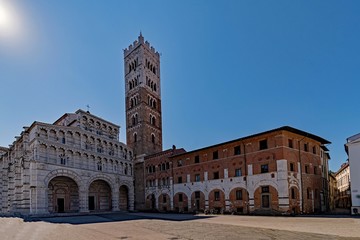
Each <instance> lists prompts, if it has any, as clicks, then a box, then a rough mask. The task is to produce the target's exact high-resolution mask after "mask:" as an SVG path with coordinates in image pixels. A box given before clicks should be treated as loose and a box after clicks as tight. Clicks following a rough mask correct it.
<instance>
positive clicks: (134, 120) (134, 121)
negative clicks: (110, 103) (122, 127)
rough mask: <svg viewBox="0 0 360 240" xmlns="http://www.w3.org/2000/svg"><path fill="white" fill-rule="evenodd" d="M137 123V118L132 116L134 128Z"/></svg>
mask: <svg viewBox="0 0 360 240" xmlns="http://www.w3.org/2000/svg"><path fill="white" fill-rule="evenodd" d="M135 123H136V119H135V116H132V126H134V125H135Z"/></svg>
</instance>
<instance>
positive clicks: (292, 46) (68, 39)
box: [0, 0, 360, 171]
mask: <svg viewBox="0 0 360 240" xmlns="http://www.w3.org/2000/svg"><path fill="white" fill-rule="evenodd" d="M1 6H3V9H6V11H9V12H11V15H12V21H10V22H13V25H9V26H11V27H9V26H7V29H4V26H3V29H1V26H2V25H0V87H1V94H0V109H1V115H0V116H1V117H0V145H2V146H7V145H8V144H11V143H12V142H13V140H14V137H15V136H16V135H19V134H20V132H21V131H22V126H29V125H30V124H31V123H32V122H33V121H42V122H53V121H55V120H56V119H57V118H58V117H60V116H61V115H62V114H63V113H65V112H74V111H76V110H77V109H79V108H81V109H85V110H86V105H87V104H89V105H90V107H91V108H90V111H91V112H92V113H93V114H95V115H98V116H101V117H103V118H104V119H107V120H109V121H112V122H114V123H116V124H119V125H120V126H121V127H122V128H121V136H120V138H121V141H124V142H125V114H124V112H125V110H124V105H125V103H124V88H125V87H124V74H123V49H124V48H126V47H128V46H129V44H131V43H132V42H133V41H134V40H135V39H137V37H138V35H139V32H140V31H142V33H143V36H144V37H145V39H146V40H148V41H149V42H150V43H151V44H152V45H153V46H154V47H155V48H156V49H157V50H158V51H159V52H160V53H161V81H162V83H161V84H162V104H163V105H162V107H163V108H162V112H163V142H164V148H165V149H166V148H169V147H171V146H172V145H173V144H175V145H176V146H177V147H184V148H185V149H186V150H193V149H196V148H200V147H205V146H209V145H212V144H217V143H220V142H223V141H228V140H232V139H235V138H239V137H243V136H247V135H250V134H254V133H258V132H262V131H266V130H270V129H273V128H277V127H280V126H284V125H289V126H292V127H295V128H299V129H301V130H304V131H309V132H311V133H313V134H316V135H319V136H321V137H323V138H326V139H328V140H329V141H331V142H332V144H331V145H329V146H328V148H329V149H330V154H331V157H332V159H331V161H330V168H331V169H332V170H334V171H335V170H337V169H338V168H339V167H340V164H341V163H342V162H344V161H345V160H346V158H347V156H346V153H345V152H344V143H345V142H346V138H347V137H349V136H352V135H354V134H357V133H359V132H360V124H359V123H360V112H359V109H358V95H359V89H360V83H359V76H360V73H359V70H360V68H359V63H360V44H359V43H360V14H359V12H360V1H288V0H286V1H265V0H264V1H253V0H252V1H238V0H234V1H205V0H204V1H200V0H194V1H165V0H164V1H158V0H153V1H117V0H113V1H111V0H107V1H90V0H77V1H70V0H64V1H47V0H32V1H26V0H11V1H10V0H0V7H1ZM0 9H1V8H0ZM0 14H1V11H0ZM0 17H1V16H0ZM0 20H1V18H0ZM15 23H16V24H15ZM15 30H16V31H15Z"/></svg>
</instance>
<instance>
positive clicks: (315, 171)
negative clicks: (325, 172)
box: [314, 166, 317, 174]
mask: <svg viewBox="0 0 360 240" xmlns="http://www.w3.org/2000/svg"><path fill="white" fill-rule="evenodd" d="M314 174H317V169H316V166H315V167H314Z"/></svg>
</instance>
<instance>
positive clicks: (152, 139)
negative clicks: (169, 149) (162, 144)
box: [151, 134, 155, 143]
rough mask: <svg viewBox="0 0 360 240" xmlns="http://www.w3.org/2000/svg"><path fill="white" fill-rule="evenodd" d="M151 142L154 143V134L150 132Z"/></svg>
mask: <svg viewBox="0 0 360 240" xmlns="http://www.w3.org/2000/svg"><path fill="white" fill-rule="evenodd" d="M151 142H152V143H155V135H154V134H151Z"/></svg>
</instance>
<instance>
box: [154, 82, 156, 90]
mask: <svg viewBox="0 0 360 240" xmlns="http://www.w3.org/2000/svg"><path fill="white" fill-rule="evenodd" d="M154 91H155V92H156V83H155V84H154Z"/></svg>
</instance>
